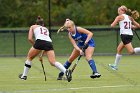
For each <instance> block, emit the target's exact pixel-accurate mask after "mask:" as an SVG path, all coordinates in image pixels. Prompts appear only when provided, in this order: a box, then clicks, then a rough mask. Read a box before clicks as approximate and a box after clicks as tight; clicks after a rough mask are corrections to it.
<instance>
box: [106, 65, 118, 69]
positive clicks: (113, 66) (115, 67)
mask: <svg viewBox="0 0 140 93" xmlns="http://www.w3.org/2000/svg"><path fill="white" fill-rule="evenodd" d="M108 66H109V67H111V69H112V70H118V67H117V66H115V65H114V64H109V65H108Z"/></svg>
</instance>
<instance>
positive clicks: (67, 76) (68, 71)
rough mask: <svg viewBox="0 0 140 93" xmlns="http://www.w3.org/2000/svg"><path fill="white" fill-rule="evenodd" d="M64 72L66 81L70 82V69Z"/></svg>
mask: <svg viewBox="0 0 140 93" xmlns="http://www.w3.org/2000/svg"><path fill="white" fill-rule="evenodd" d="M65 74H66V78H67V81H68V82H70V81H71V80H72V75H71V74H72V71H71V70H66V72H65Z"/></svg>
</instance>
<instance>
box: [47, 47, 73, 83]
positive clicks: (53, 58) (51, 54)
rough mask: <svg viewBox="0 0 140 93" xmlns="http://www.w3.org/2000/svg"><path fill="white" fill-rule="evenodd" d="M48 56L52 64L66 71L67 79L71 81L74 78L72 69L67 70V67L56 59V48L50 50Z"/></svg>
mask: <svg viewBox="0 0 140 93" xmlns="http://www.w3.org/2000/svg"><path fill="white" fill-rule="evenodd" d="M47 57H48V60H49V62H50V64H51V65H52V66H55V67H56V68H57V69H59V70H60V71H61V72H63V73H65V74H66V76H67V79H68V81H69V82H70V81H71V79H72V76H71V71H70V70H66V68H65V67H64V66H63V65H62V64H61V63H60V62H57V61H56V60H55V53H54V50H50V51H47Z"/></svg>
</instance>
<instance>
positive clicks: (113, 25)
mask: <svg viewBox="0 0 140 93" xmlns="http://www.w3.org/2000/svg"><path fill="white" fill-rule="evenodd" d="M120 17H121V16H117V17H116V18H115V20H114V21H113V22H112V24H111V27H115V26H116V25H117V23H118V22H119V21H120V19H121V18H120Z"/></svg>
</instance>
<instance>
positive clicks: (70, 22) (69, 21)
mask: <svg viewBox="0 0 140 93" xmlns="http://www.w3.org/2000/svg"><path fill="white" fill-rule="evenodd" d="M69 25H71V26H74V25H75V24H74V22H73V21H72V20H70V19H66V21H65V23H64V25H63V26H62V27H60V28H59V29H58V31H57V33H59V32H60V31H64V30H65V29H66V28H67V27H68V26H69Z"/></svg>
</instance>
